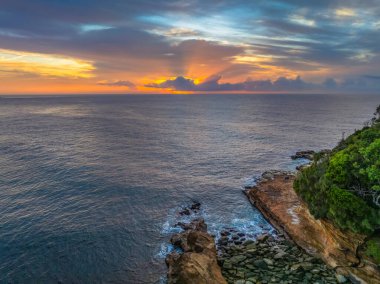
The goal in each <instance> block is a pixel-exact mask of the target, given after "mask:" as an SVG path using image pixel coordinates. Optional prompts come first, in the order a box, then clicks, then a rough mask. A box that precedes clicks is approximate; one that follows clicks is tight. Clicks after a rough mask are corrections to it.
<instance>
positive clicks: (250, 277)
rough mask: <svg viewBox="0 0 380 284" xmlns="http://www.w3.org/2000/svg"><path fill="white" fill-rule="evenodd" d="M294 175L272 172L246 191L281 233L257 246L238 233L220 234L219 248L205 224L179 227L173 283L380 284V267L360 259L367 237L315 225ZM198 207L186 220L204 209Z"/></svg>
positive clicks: (173, 257) (187, 212)
mask: <svg viewBox="0 0 380 284" xmlns="http://www.w3.org/2000/svg"><path fill="white" fill-rule="evenodd" d="M294 178H295V174H294V172H285V171H267V172H264V173H263V174H262V176H261V177H260V178H257V179H256V185H255V186H253V187H251V188H246V189H245V190H244V192H245V194H246V195H247V197H248V199H249V200H250V202H251V203H252V204H253V205H254V206H255V207H256V208H258V209H259V210H260V211H261V213H262V214H263V215H264V217H265V218H266V219H267V220H268V221H269V222H270V223H271V224H272V225H273V226H274V227H275V228H276V229H277V233H276V234H264V235H261V236H259V237H258V238H257V239H255V240H252V239H248V237H247V236H246V235H245V234H244V233H243V232H239V231H237V230H235V229H232V228H231V229H227V230H224V231H222V232H220V237H219V238H218V242H217V245H216V246H215V242H214V236H211V235H210V234H208V233H207V225H206V224H205V223H204V220H203V219H199V218H198V219H194V220H193V221H192V222H190V223H178V224H177V226H178V227H181V228H182V229H183V230H184V231H183V232H182V233H179V234H175V235H173V237H172V238H171V243H172V244H173V245H174V246H175V247H176V248H177V251H178V250H179V251H181V252H180V253H178V252H172V253H171V254H169V255H168V256H167V258H166V263H167V265H168V267H169V272H168V283H169V284H172V283H173V284H174V283H181V284H187V283H191V284H193V283H194V284H196V283H197V284H198V283H200V284H202V283H205V284H206V283H210V284H214V283H215V284H216V283H221V284H224V283H233V284H255V283H258V284H270V283H281V284H290V283H292V284H294V283H305V284H307V283H310V284H311V283H313V284H324V283H369V284H372V283H380V272H379V270H378V267H377V266H376V265H374V264H373V263H371V262H370V260H368V259H366V258H365V257H363V256H362V254H361V251H360V249H361V247H362V246H363V244H364V242H365V236H363V235H359V234H353V233H350V232H341V231H340V230H339V229H337V228H336V227H335V226H333V224H331V223H330V222H328V221H326V220H315V219H314V217H313V216H312V215H311V214H310V213H309V211H308V209H307V206H306V205H305V204H304V203H303V202H302V201H301V200H300V199H299V198H298V196H297V195H296V193H295V192H294V190H293V181H294ZM200 206H201V204H200V203H198V202H196V203H194V204H192V205H191V206H189V207H186V208H184V209H183V210H182V211H181V212H180V214H181V215H191V214H192V213H194V212H197V211H198V210H199V209H200Z"/></svg>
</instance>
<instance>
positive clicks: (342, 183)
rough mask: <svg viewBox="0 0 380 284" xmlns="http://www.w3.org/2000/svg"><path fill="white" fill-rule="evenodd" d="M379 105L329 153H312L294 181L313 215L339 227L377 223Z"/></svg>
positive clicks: (368, 227) (362, 228)
mask: <svg viewBox="0 0 380 284" xmlns="http://www.w3.org/2000/svg"><path fill="white" fill-rule="evenodd" d="M378 110H380V106H379V107H378V108H377V111H376V113H375V115H376V117H375V118H374V119H373V120H372V124H371V125H370V126H368V127H364V128H363V129H361V130H358V131H356V132H355V133H354V134H352V135H350V136H349V137H347V139H345V140H343V141H341V142H340V143H339V144H338V146H337V147H336V148H334V149H333V151H332V152H331V154H329V155H315V159H314V161H313V163H312V165H311V166H310V167H309V168H306V169H304V170H303V171H301V172H300V173H299V174H298V176H297V178H296V180H295V182H294V188H295V190H296V192H297V194H298V195H299V196H300V197H301V198H302V199H303V200H304V201H305V202H306V203H307V204H308V206H309V210H310V212H311V214H313V215H314V216H315V217H316V218H328V219H330V220H331V221H333V222H334V223H335V224H336V225H337V226H338V227H340V228H341V229H348V230H351V231H354V232H361V233H367V234H369V233H371V232H373V231H374V230H375V229H377V228H379V227H380V121H379V111H378Z"/></svg>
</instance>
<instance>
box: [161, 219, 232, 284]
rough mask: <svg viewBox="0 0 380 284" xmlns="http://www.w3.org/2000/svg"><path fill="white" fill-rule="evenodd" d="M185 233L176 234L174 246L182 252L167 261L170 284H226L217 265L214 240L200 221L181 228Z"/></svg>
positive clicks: (172, 241) (169, 257) (201, 220)
mask: <svg viewBox="0 0 380 284" xmlns="http://www.w3.org/2000/svg"><path fill="white" fill-rule="evenodd" d="M180 226H181V227H182V228H184V229H185V231H184V232H182V233H179V234H175V235H173V236H172V238H171V240H170V241H171V243H172V244H173V245H174V246H175V247H176V248H178V249H181V250H182V251H183V252H182V253H178V252H173V253H171V254H169V255H168V256H167V257H166V264H167V265H168V267H169V271H168V283H169V284H175V283H178V284H226V283H227V282H226V281H225V279H224V278H223V276H222V272H221V269H220V267H219V265H218V262H217V257H216V247H215V242H214V238H213V237H212V236H211V235H210V234H208V233H207V225H206V224H205V222H204V220H203V219H201V218H199V219H195V220H193V221H192V222H191V223H189V224H183V223H181V225H180Z"/></svg>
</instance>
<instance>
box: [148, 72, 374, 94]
mask: <svg viewBox="0 0 380 284" xmlns="http://www.w3.org/2000/svg"><path fill="white" fill-rule="evenodd" d="M367 77H368V76H367ZM368 78H369V79H365V78H352V79H346V80H344V81H343V82H342V83H340V84H339V83H338V82H337V81H336V80H335V79H334V78H327V79H326V80H325V81H324V82H323V83H321V84H315V83H311V82H306V81H304V80H303V79H302V78H301V77H300V76H297V77H296V78H294V79H291V78H285V77H279V78H277V79H276V80H273V81H272V80H253V79H247V80H245V81H243V82H238V83H221V82H220V80H221V79H222V76H220V75H216V76H212V77H210V78H208V79H206V80H205V81H204V82H201V83H199V84H196V83H195V81H194V80H192V79H190V78H185V77H183V76H178V77H176V78H174V79H169V80H166V81H164V82H162V83H158V84H157V83H151V84H147V85H145V86H146V87H149V88H159V89H171V90H176V91H191V92H238V91H244V92H310V91H329V92H332V91H334V92H339V91H342V92H343V91H344V92H350V91H354V92H357V91H360V92H379V91H380V84H379V82H376V83H373V82H371V80H372V81H374V80H373V79H376V80H379V79H380V77H379V76H369V77H368Z"/></svg>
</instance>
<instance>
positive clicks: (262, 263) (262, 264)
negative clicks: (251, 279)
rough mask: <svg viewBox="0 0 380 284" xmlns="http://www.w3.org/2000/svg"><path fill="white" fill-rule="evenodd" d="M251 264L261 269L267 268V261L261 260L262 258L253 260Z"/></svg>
mask: <svg viewBox="0 0 380 284" xmlns="http://www.w3.org/2000/svg"><path fill="white" fill-rule="evenodd" d="M253 264H254V265H255V266H256V267H259V268H262V269H267V268H268V265H267V263H266V262H265V261H264V260H262V259H258V260H255V261H254V262H253Z"/></svg>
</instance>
